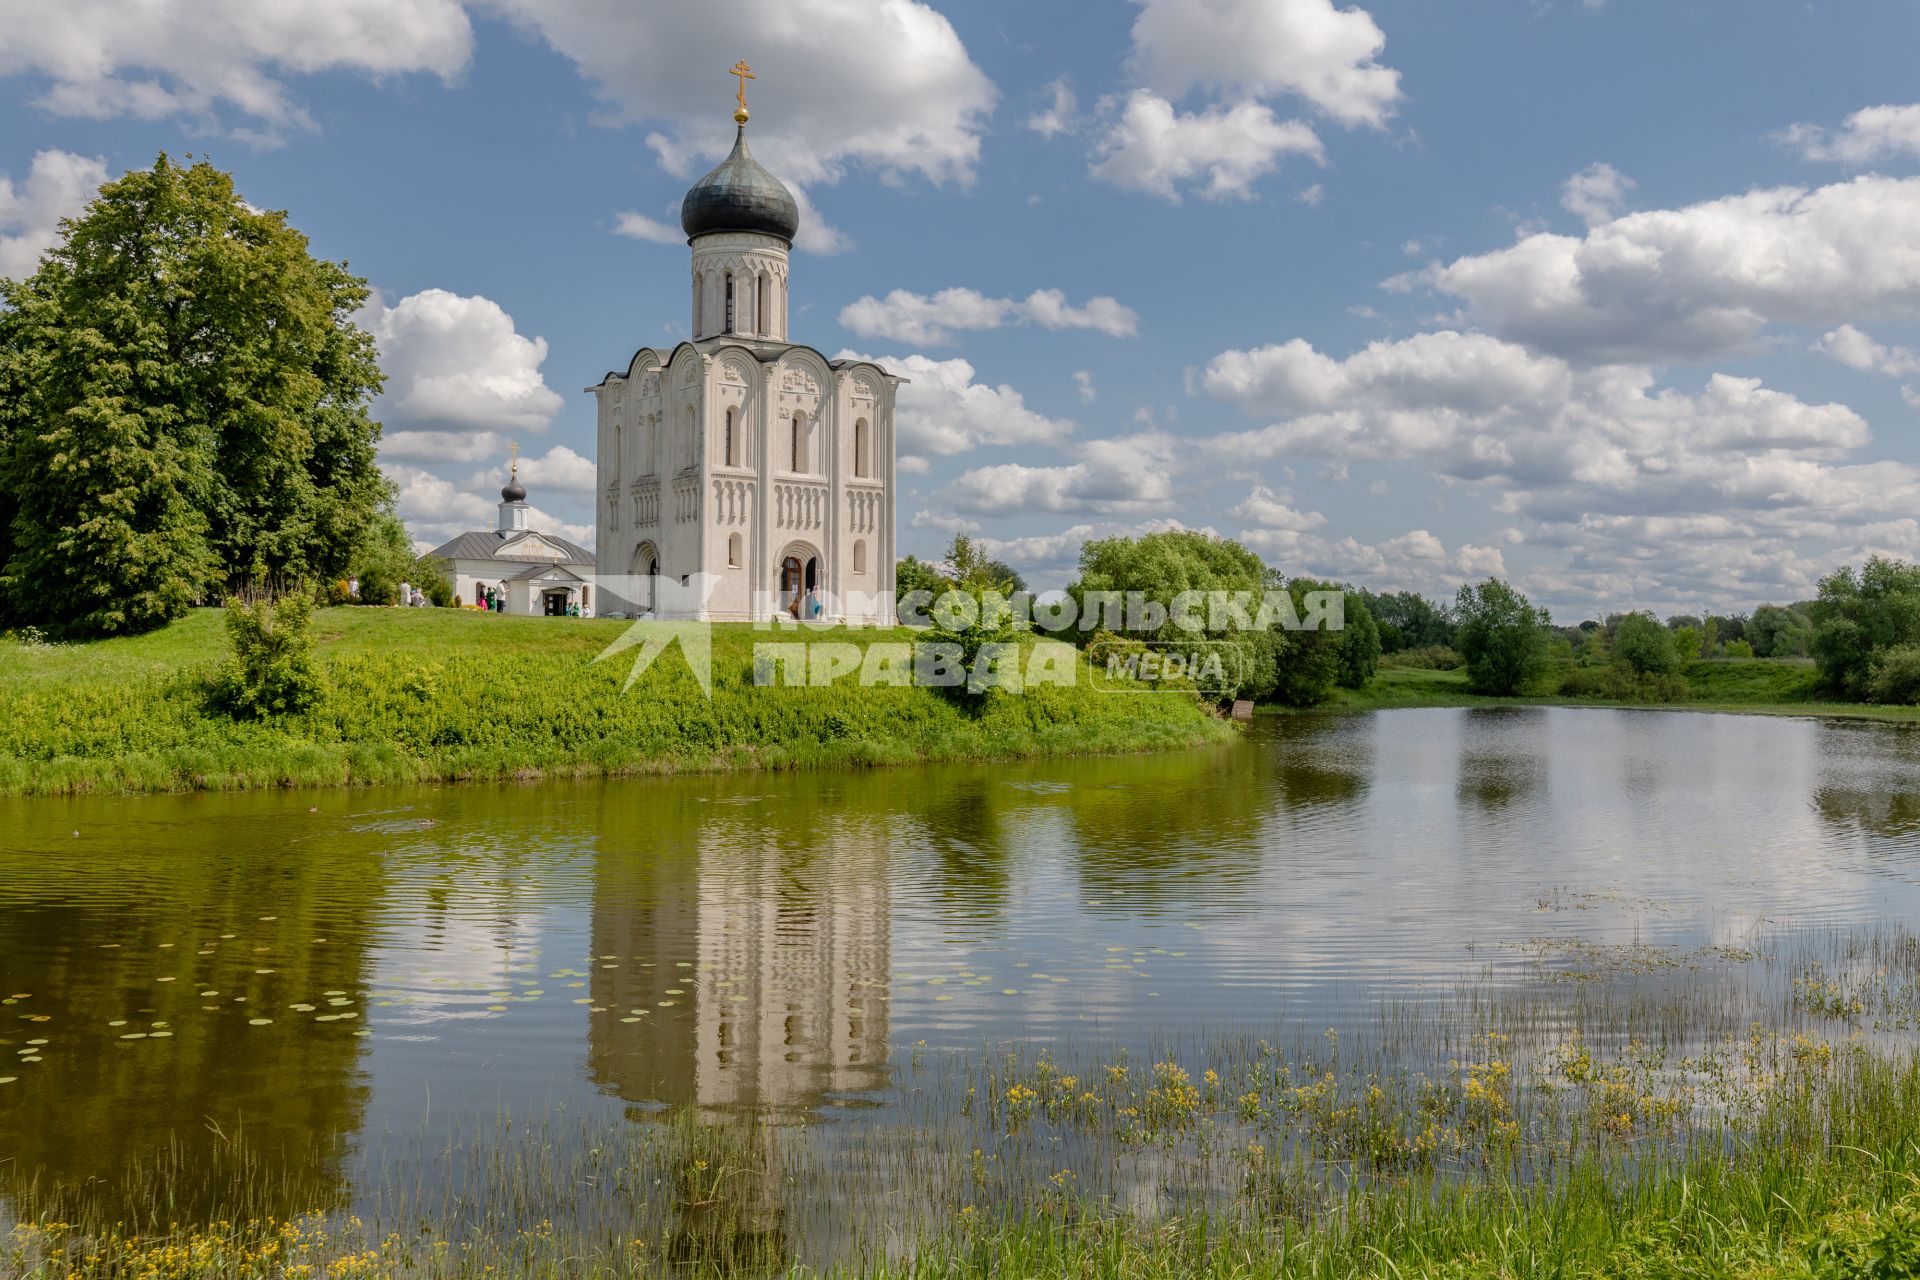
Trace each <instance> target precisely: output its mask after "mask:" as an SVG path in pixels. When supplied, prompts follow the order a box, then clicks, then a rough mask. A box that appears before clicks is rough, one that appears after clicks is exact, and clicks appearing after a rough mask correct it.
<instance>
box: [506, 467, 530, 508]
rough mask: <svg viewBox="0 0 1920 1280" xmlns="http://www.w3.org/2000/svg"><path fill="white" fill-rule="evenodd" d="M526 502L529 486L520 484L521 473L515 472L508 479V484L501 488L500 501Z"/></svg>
mask: <svg viewBox="0 0 1920 1280" xmlns="http://www.w3.org/2000/svg"><path fill="white" fill-rule="evenodd" d="M526 500H527V486H525V485H523V484H521V483H520V473H519V472H515V473H514V474H513V475H511V476H509V477H507V482H506V483H505V484H504V485H502V486H500V501H502V502H525V501H526Z"/></svg>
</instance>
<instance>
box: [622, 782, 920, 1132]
mask: <svg viewBox="0 0 1920 1280" xmlns="http://www.w3.org/2000/svg"><path fill="white" fill-rule="evenodd" d="M703 799H704V797H703ZM713 799H714V801H716V802H717V803H712V804H701V805H700V806H699V807H700V808H702V809H704V810H706V812H704V813H702V814H700V815H699V817H700V818H702V819H704V821H691V822H688V823H685V824H662V825H664V826H665V827H666V828H667V830H666V831H664V832H663V831H662V830H661V828H660V827H659V826H656V827H655V834H656V836H657V835H661V834H665V835H667V836H668V839H667V841H666V844H667V846H668V847H665V848H663V847H661V845H660V844H654V845H653V846H652V847H638V848H633V849H613V848H609V849H605V850H603V852H602V853H601V856H600V857H599V859H598V863H597V869H596V880H595V886H594V900H593V924H592V939H593V943H592V949H593V954H594V955H595V957H596V960H595V962H594V965H595V967H594V969H593V980H592V987H591V993H592V996H593V1004H594V1006H595V1007H597V1008H600V1009H604V1010H606V1012H605V1013H601V1014H597V1015H595V1016H594V1019H593V1024H592V1029H591V1031H590V1033H589V1038H590V1044H589V1049H588V1069H589V1072H590V1073H591V1075H592V1078H593V1080H594V1082H595V1083H596V1084H597V1085H599V1086H600V1087H601V1088H603V1089H606V1090H608V1091H610V1092H612V1093H614V1094H616V1095H618V1096H619V1097H620V1098H622V1099H624V1100H626V1101H628V1102H630V1103H635V1104H642V1105H646V1104H666V1105H670V1106H695V1107H700V1108H720V1109H741V1110H745V1109H752V1110H756V1111H761V1112H766V1111H782V1110H791V1109H805V1108H813V1107H817V1106H819V1105H821V1104H822V1103H825V1102H828V1101H830V1100H832V1099H834V1098H836V1097H839V1096H841V1095H847V1094H859V1093H864V1092H868V1091H873V1090H878V1089H881V1088H884V1087H885V1086H886V1083H887V1036H888V1019H887V987H888V980H889V953H890V938H889V931H890V929H891V911H890V898H891V895H890V890H889V880H888V843H887V834H886V831H885V829H884V824H883V823H881V822H879V821H878V820H876V819H875V818H871V817H864V816H853V815H847V814H844V813H842V814H835V813H833V812H830V811H828V810H827V808H826V807H825V806H824V805H821V806H819V807H818V808H815V807H814V806H812V805H809V804H805V803H804V802H800V803H796V804H795V805H794V806H792V807H791V808H790V809H783V811H782V813H781V818H780V820H779V821H777V822H772V823H769V822H768V821H766V819H767V816H768V815H766V814H764V813H759V812H751V810H753V809H757V808H758V807H759V806H757V805H755V806H748V805H742V806H741V807H740V808H739V810H737V811H736V812H735V814H729V813H728V811H727V798H726V797H724V796H715V797H713ZM781 799H782V800H796V798H795V797H781ZM688 816H692V815H688ZM790 819H791V820H790ZM676 826H677V830H678V832H680V833H684V838H683V839H680V840H675V839H673V838H672V834H673V830H674V828H675V827H676ZM607 966H613V967H607Z"/></svg>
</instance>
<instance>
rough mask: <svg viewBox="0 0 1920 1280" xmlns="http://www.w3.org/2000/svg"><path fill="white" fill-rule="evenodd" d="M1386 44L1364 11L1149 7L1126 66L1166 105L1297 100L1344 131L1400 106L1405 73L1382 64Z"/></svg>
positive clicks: (1228, 2)
mask: <svg viewBox="0 0 1920 1280" xmlns="http://www.w3.org/2000/svg"><path fill="white" fill-rule="evenodd" d="M1386 44H1387V37H1386V34H1385V33H1384V32H1382V31H1381V30H1380V26H1379V24H1378V23H1376V22H1375V21H1374V20H1373V17H1372V15H1371V14H1369V13H1368V12H1367V11H1366V10H1365V9H1361V8H1357V7H1355V8H1349V9H1341V8H1336V7H1335V6H1334V4H1333V3H1332V0H1145V3H1144V4H1143V5H1142V6H1141V10H1140V16H1139V17H1138V18H1136V19H1135V20H1134V24H1133V53H1132V55H1131V58H1130V60H1129V62H1130V65H1131V67H1132V68H1133V70H1134V72H1135V73H1136V74H1137V75H1138V76H1139V77H1140V78H1141V80H1142V81H1143V82H1144V83H1145V84H1146V85H1148V86H1149V87H1151V88H1152V89H1154V90H1155V91H1157V92H1158V93H1160V94H1162V95H1164V96H1166V97H1168V98H1172V99H1176V100H1177V99H1178V98H1180V97H1181V96H1183V95H1184V94H1186V93H1188V92H1190V91H1193V90H1196V89H1202V90H1211V91H1215V92H1220V93H1232V94H1240V95H1244V96H1247V97H1254V98H1261V97H1267V96H1270V95H1274V94H1290V95H1293V96H1295V97H1299V98H1304V99H1305V100H1306V101H1307V102H1309V103H1311V104H1312V105H1313V107H1314V108H1315V109H1316V110H1318V111H1319V112H1321V113H1322V114H1324V115H1326V116H1328V117H1330V118H1331V119H1334V120H1337V121H1339V122H1340V123H1341V124H1346V125H1372V126H1376V127H1377V126H1379V125H1382V124H1384V123H1385V122H1386V120H1387V118H1388V117H1389V116H1391V115H1392V114H1393V111H1394V108H1395V106H1396V105H1397V104H1398V102H1399V101H1400V73H1399V72H1398V71H1395V70H1393V69H1392V68H1391V67H1386V66H1382V65H1381V64H1380V63H1379V62H1378V61H1376V59H1378V58H1379V56H1380V54H1381V52H1382V51H1383V50H1384V49H1385V48H1386Z"/></svg>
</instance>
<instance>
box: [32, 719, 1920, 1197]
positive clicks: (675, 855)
mask: <svg viewBox="0 0 1920 1280" xmlns="http://www.w3.org/2000/svg"><path fill="white" fill-rule="evenodd" d="M0 832H4V833H5V834H4V837H0V910H4V917H3V921H4V923H3V924H0V997H4V999H5V1004H4V1007H0V1078H4V1079H5V1080H6V1083H3V1084H0V1162H4V1167H5V1168H6V1169H7V1170H8V1171H9V1173H10V1175H11V1176H12V1177H13V1178H14V1179H16V1180H24V1181H26V1182H30V1183H37V1184H38V1185H39V1186H40V1187H41V1188H43V1189H44V1188H47V1187H51V1186H56V1185H60V1186H75V1185H82V1184H85V1183H86V1182H87V1181H88V1180H89V1179H93V1180H99V1181H97V1182H96V1183H95V1185H96V1186H98V1187H107V1188H112V1187H115V1186H119V1185H123V1184H127V1185H130V1184H129V1183H128V1171H129V1170H132V1169H135V1168H136V1167H138V1166H140V1165H141V1164H142V1162H151V1161H152V1160H154V1159H155V1153H156V1152H162V1151H167V1150H172V1151H174V1152H175V1153H176V1156H177V1157H178V1158H180V1159H183V1160H185V1161H187V1162H189V1163H191V1162H192V1161H194V1160H196V1159H198V1158H199V1157H200V1155H202V1154H205V1153H208V1152H217V1151H219V1150H222V1149H230V1148H231V1147H232V1146H233V1145H234V1144H235V1143H237V1142H244V1143H245V1144H246V1147H247V1149H248V1150H249V1151H250V1152H252V1153H253V1155H254V1159H255V1161H256V1164H255V1166H254V1168H255V1169H256V1172H257V1174H258V1176H259V1177H261V1178H263V1179H264V1180H265V1185H267V1186H269V1187H270V1190H269V1191H268V1192H267V1193H266V1195H265V1199H266V1201H267V1202H268V1203H269V1204H270V1205H271V1206H277V1208H278V1211H281V1212H288V1213H291V1212H298V1211H301V1210H306V1209H326V1208H344V1207H352V1206H356V1205H362V1204H364V1203H366V1202H367V1201H368V1198H369V1197H370V1196H372V1195H373V1191H372V1187H371V1182H372V1180H373V1178H374V1174H373V1173H372V1172H371V1171H373V1170H375V1169H381V1170H384V1171H385V1172H384V1173H382V1174H381V1175H380V1176H382V1177H390V1176H391V1175H392V1171H393V1170H394V1169H395V1168H396V1167H402V1164H404V1167H405V1168H407V1170H408V1172H407V1175H406V1176H407V1177H408V1178H409V1179H411V1180H412V1181H411V1185H413V1186H415V1187H416V1188H418V1187H419V1186H421V1185H423V1184H429V1183H431V1182H433V1180H434V1179H435V1178H437V1177H439V1176H441V1174H440V1173H439V1172H437V1170H439V1169H440V1168H441V1167H442V1166H443V1165H444V1161H443V1160H436V1159H435V1158H434V1153H435V1152H436V1151H438V1152H440V1153H441V1154H442V1155H444V1152H445V1150H446V1143H447V1142H448V1141H449V1139H448V1137H447V1135H449V1134H457V1133H462V1132H466V1133H474V1132H483V1131H485V1130H487V1129H488V1127H489V1126H495V1127H497V1126H502V1125H514V1124H522V1123H526V1122H529V1121H532V1120H533V1119H534V1118H537V1117H553V1116H556V1115H560V1116H568V1117H571V1118H572V1121H573V1122H574V1123H575V1124H577V1125H578V1126H579V1127H578V1128H576V1129H574V1130H570V1132H575V1133H582V1134H587V1135H591V1134H593V1133H595V1132H597V1131H603V1130H606V1129H608V1128H617V1127H620V1126H638V1125H645V1124H648V1123H651V1122H654V1121H656V1120H658V1118H659V1117H661V1116H662V1115H665V1114H670V1113H672V1112H674V1111H676V1110H685V1109H695V1110H697V1111H698V1112H699V1113H701V1114H705V1115H721V1116H724V1115H727V1114H731V1113H736V1112H737V1113H749V1112H750V1113H751V1114H753V1115H754V1116H755V1117H757V1118H759V1119H761V1120H767V1119H772V1120H774V1121H777V1122H789V1123H791V1124H792V1125H793V1126H794V1127H795V1128H796V1131H799V1132H803V1133H804V1134H807V1135H809V1136H808V1137H807V1139H806V1140H807V1141H811V1142H815V1143H817V1144H820V1145H821V1146H822V1147H823V1149H824V1148H832V1149H834V1150H837V1151H839V1152H840V1153H841V1154H840V1156H839V1157H837V1158H839V1159H841V1160H843V1161H848V1162H853V1163H857V1162H858V1161H859V1159H860V1151H861V1149H862V1143H864V1142H867V1141H869V1140H870V1139H871V1135H873V1134H874V1133H876V1132H878V1131H881V1130H884V1129H885V1128H886V1126H888V1125H889V1124H892V1123H894V1122H895V1121H896V1120H897V1119H898V1117H899V1116H900V1115H902V1114H903V1112H904V1111H906V1110H910V1109H911V1107H912V1106H913V1105H914V1102H913V1099H914V1097H915V1096H917V1094H918V1092H920V1091H921V1086H919V1085H917V1084H916V1080H917V1079H918V1078H919V1073H920V1072H921V1071H922V1070H923V1068H924V1065H925V1064H926V1063H927V1062H929V1061H933V1062H938V1061H939V1060H940V1059H941V1057H942V1055H952V1056H953V1057H954V1058H955V1059H956V1060H959V1059H966V1060H969V1061H978V1060H981V1059H983V1058H986V1057H991V1055H993V1054H994V1053H996V1052H999V1051H1001V1050H1002V1048H1003V1047H1005V1046H1009V1045H1018V1046H1022V1047H1023V1048H1025V1049H1029V1050H1031V1049H1035V1048H1045V1047H1048V1046H1053V1047H1056V1048H1057V1049H1058V1050H1059V1051H1060V1052H1062V1053H1063V1054H1067V1055H1079V1056H1087V1057H1097V1056H1099V1055H1103V1054H1112V1053H1123V1052H1131V1053H1136V1054H1143V1055H1144V1054H1152V1053H1156V1052H1160V1051H1162V1050H1163V1049H1164V1048H1165V1047H1166V1046H1169V1045H1171V1046H1176V1047H1177V1046H1179V1045H1182V1044H1195V1043H1200V1042H1202V1041H1207V1040H1218V1039H1219V1038H1221V1037H1231V1036H1234V1035H1248V1036H1279V1035H1281V1034H1288V1033H1303V1034H1319V1033H1321V1032H1324V1031H1326V1030H1328V1029H1333V1030H1335V1031H1338V1032H1342V1033H1350V1032H1352V1031H1355V1030H1358V1029H1361V1028H1364V1027H1367V1026H1369V1025H1374V1024H1376V1023H1377V1022H1378V1019H1379V1018H1380V1017H1381V1013H1382V1010H1385V1009H1391V1010H1397V1011H1399V1013H1398V1014H1396V1016H1403V1017H1412V1016H1416V1015H1417V1011H1418V1010H1419V1009H1420V1008H1421V1007H1422V1006H1423V1005H1426V1004H1429V1003H1432V1004H1441V1003H1446V1002H1454V1001H1457V1000H1459V999H1460V995H1461V992H1462V990H1463V987H1470V988H1471V989H1472V990H1474V991H1477V992H1480V993H1482V994H1483V995H1484V994H1486V993H1506V994H1507V995H1510V996H1512V997H1514V998H1516V999H1521V1000H1530V1001H1533V1002H1535V1004H1536V1005H1537V1006H1538V1007H1541V1008H1544V1009H1549V1010H1551V1008H1553V1007H1555V1006H1556V1005H1557V1004H1558V1003H1560V1002H1563V1001H1570V1000H1574V999H1579V1000H1582V1001H1585V1002H1587V1004H1588V1006H1589V1007H1591V1006H1592V1001H1593V998H1594V990H1595V987H1596V984H1597V985H1598V987H1600V988H1603V989H1605V990H1607V991H1609V992H1612V993H1614V995H1613V997H1610V998H1624V997H1620V996H1619V993H1620V992H1622V991H1627V992H1631V991H1633V990H1637V989H1645V988H1646V987H1647V986H1648V985H1649V984H1653V985H1656V986H1657V985H1658V984H1660V983H1670V982H1671V981H1672V980H1673V979H1672V976H1671V972H1670V971H1671V970H1672V969H1674V968H1676V967H1678V966H1677V965H1676V963H1675V962H1674V958H1676V957H1678V958H1682V959H1685V961H1686V964H1685V968H1686V969H1687V970H1688V972H1689V973H1690V974H1691V975H1692V976H1691V977H1690V978H1689V981H1691V982H1693V983H1694V984H1695V986H1694V988H1693V989H1694V990H1695V992H1696V994H1698V992H1699V991H1700V990H1701V987H1700V984H1701V983H1703V982H1704V983H1707V984H1708V985H1709V986H1711V987H1712V988H1713V990H1714V992H1715V993H1716V994H1714V996H1713V999H1714V1000H1717V1001H1719V1002H1720V1003H1719V1004H1718V1005H1717V1006H1716V1007H1720V1008H1728V1007H1731V1006H1729V1005H1728V1003H1727V1002H1728V1001H1733V1002H1734V1003H1736V1004H1737V1002H1738V999H1740V998H1743V997H1741V996H1740V994H1739V993H1740V992H1742V991H1744V990H1746V989H1747V988H1748V987H1751V986H1752V985H1753V984H1755V983H1758V982H1761V981H1762V979H1761V978H1757V977H1755V976H1754V973H1753V964H1752V963H1750V961H1751V958H1752V956H1753V955H1754V953H1756V952H1758V951H1761V950H1764V949H1765V948H1766V947H1767V946H1769V945H1771V944H1772V943H1774V942H1777V941H1778V940H1779V939H1782V938H1785V937H1801V938H1806V937H1819V936H1829V935H1831V936H1839V935H1841V934H1846V933H1849V932H1858V931H1862V930H1872V929H1875V928H1882V927H1887V926H1896V927H1897V926H1900V925H1902V924H1903V923H1904V922H1909V921H1913V920H1915V919H1920V733H1916V732H1914V731H1911V730H1907V729H1903V728H1899V727H1893V726H1886V725H1875V724H1867V723H1850V722H1846V721H1840V720H1833V721H1815V720H1804V719H1776V718H1766V717H1757V716H1755V717H1737V716H1721V715H1704V714H1688V713H1671V712H1654V711H1648V712H1639V711H1620V710H1598V709H1563V708H1515V709H1473V710H1435V709H1423V710H1408V711H1386V712H1376V713H1371V714H1364V715H1342V716H1308V715H1302V716H1288V717H1281V718H1275V719H1263V720H1261V721H1260V722H1259V723H1258V724H1256V725H1255V726H1254V727H1253V728H1252V729H1251V730H1250V732H1249V733H1248V734H1247V736H1246V738H1245V740H1244V741H1242V742H1239V743H1237V744H1233V745H1229V746H1227V747H1223V748H1215V749H1206V750H1201V751H1194V752H1188V753H1179V754H1167V755H1154V756H1139V757H1124V758H1096V759H1077V760H1062V761H1052V762H1042V763H1032V764H1023V765H1012V766H991V767H989V766H979V767H938V768H931V767H930V768H926V769H903V770H891V771H874V772H846V773H810V774H773V775H759V776H744V775H735V776H725V777H697V778H679V779H646V780H626V781H613V782H596V783H583V784H572V783H553V782H543V783H537V784H529V785H519V786H500V787H446V788H421V789H413V790H404V791H378V792H369V791H340V792H325V793H294V792H286V793H272V794H236V795H189V796H154V797H142V798H118V797H116V798H87V799H77V800H72V801H61V800H46V799H31V800H8V801H0ZM1702 973H1705V974H1706V976H1705V977H1704V978H1703V977H1701V976H1700V975H1701V974H1702ZM1570 975H1571V976H1573V977H1577V978H1579V979H1581V981H1578V982H1573V983H1569V982H1566V981H1563V979H1566V978H1567V977H1569V976H1570ZM1409 1011H1412V1012H1409ZM1729 1020H1730V1021H1737V1010H1735V1014H1734V1015H1729ZM582 1140H586V1139H582ZM410 1143H411V1144H413V1145H412V1147H411V1148H409V1144H410ZM409 1149H410V1150H412V1152H413V1154H412V1155H411V1156H407V1155H405V1154H404V1152H405V1151H406V1150H409ZM408 1161H410V1163H406V1162H408ZM396 1162H402V1164H396ZM15 1185H19V1183H18V1182H16V1183H15ZM185 1198H186V1200H187V1201H188V1204H187V1207H188V1209H189V1210H191V1208H192V1205H191V1196H186V1197H185ZM0 1216H3V1215H0ZM535 1216H537V1214H536V1215H535Z"/></svg>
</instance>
